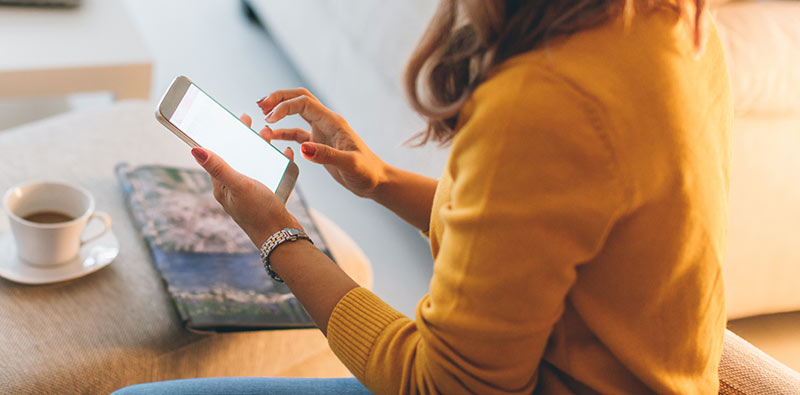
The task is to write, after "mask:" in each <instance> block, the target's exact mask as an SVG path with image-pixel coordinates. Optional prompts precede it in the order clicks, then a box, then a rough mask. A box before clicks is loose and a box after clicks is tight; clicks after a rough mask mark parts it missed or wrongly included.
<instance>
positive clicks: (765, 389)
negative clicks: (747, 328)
mask: <svg viewBox="0 0 800 395" xmlns="http://www.w3.org/2000/svg"><path fill="white" fill-rule="evenodd" d="M719 393H720V394H722V395H761V394H764V395H767V394H797V393H800V374H798V373H797V372H795V371H794V370H792V369H791V368H789V367H787V366H786V365H784V364H782V363H780V362H778V361H776V360H775V359H773V358H772V357H770V356H769V355H767V354H765V353H764V352H762V351H761V350H759V349H758V348H756V347H755V346H753V345H752V344H750V343H748V342H747V341H746V340H744V339H742V338H741V337H739V336H737V335H736V334H734V333H733V332H731V331H727V330H726V331H725V343H724V345H723V347H722V360H721V361H720V363H719Z"/></svg>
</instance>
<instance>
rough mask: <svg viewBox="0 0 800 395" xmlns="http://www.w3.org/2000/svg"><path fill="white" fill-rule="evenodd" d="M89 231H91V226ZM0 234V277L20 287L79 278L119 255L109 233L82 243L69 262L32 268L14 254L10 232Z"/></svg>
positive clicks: (14, 245)
mask: <svg viewBox="0 0 800 395" xmlns="http://www.w3.org/2000/svg"><path fill="white" fill-rule="evenodd" d="M89 228H92V224H90V225H89ZM101 229H102V228H101ZM89 231H91V229H90V230H89ZM0 232H2V233H0V277H3V278H5V279H7V280H11V281H14V282H17V283H22V284H50V283H56V282H59V281H67V280H72V279H76V278H78V277H83V276H85V275H87V274H90V273H94V272H96V271H98V270H100V269H102V268H104V267H106V266H108V264H109V263H111V261H113V260H114V258H116V257H117V255H119V241H117V237H116V236H114V233H112V232H111V231H109V232H108V233H106V234H105V235H103V236H102V237H100V238H99V239H97V240H94V241H91V242H89V243H86V245H84V246H83V247H81V251H80V253H79V254H78V256H77V257H75V259H73V260H71V261H69V262H65V263H62V264H59V265H55V266H34V265H31V264H29V263H25V261H23V260H22V259H20V257H19V255H17V245H16V243H15V242H14V236H12V235H11V232H10V231H9V230H8V229H7V228H6V229H5V231H4V232H3V231H0Z"/></svg>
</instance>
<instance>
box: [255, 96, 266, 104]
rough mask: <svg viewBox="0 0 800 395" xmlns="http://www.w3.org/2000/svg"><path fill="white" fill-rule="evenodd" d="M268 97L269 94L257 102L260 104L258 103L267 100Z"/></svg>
mask: <svg viewBox="0 0 800 395" xmlns="http://www.w3.org/2000/svg"><path fill="white" fill-rule="evenodd" d="M268 97H269V96H264V97H262V98H261V99H258V101H256V104H258V103H261V102H262V101H264V100H267V98H268Z"/></svg>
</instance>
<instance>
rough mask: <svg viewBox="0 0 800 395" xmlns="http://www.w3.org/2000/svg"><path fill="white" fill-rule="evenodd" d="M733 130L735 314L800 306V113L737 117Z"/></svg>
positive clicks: (731, 303) (729, 268)
mask: <svg viewBox="0 0 800 395" xmlns="http://www.w3.org/2000/svg"><path fill="white" fill-rule="evenodd" d="M733 130H734V133H733V140H732V143H731V145H732V158H731V170H730V174H731V189H730V211H729V213H730V220H729V233H728V250H727V257H726V260H725V264H724V266H723V270H724V276H725V292H726V296H727V301H726V302H727V306H728V318H730V319H733V318H739V317H745V316H750V315H757V314H768V313H776V312H783V311H793V310H800V292H798V287H799V286H800V283H799V282H798V281H799V280H798V279H800V222H798V219H800V117H797V118H794V119H765V118H738V119H736V120H735V121H734V129H733Z"/></svg>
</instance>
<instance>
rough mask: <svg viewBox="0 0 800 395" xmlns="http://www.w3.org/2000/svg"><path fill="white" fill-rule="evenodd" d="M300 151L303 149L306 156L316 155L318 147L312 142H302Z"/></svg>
mask: <svg viewBox="0 0 800 395" xmlns="http://www.w3.org/2000/svg"><path fill="white" fill-rule="evenodd" d="M300 151H303V153H304V154H305V155H306V156H314V154H315V153H317V148H316V147H314V146H313V145H311V144H302V145H300Z"/></svg>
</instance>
